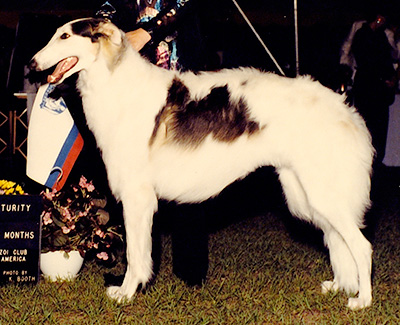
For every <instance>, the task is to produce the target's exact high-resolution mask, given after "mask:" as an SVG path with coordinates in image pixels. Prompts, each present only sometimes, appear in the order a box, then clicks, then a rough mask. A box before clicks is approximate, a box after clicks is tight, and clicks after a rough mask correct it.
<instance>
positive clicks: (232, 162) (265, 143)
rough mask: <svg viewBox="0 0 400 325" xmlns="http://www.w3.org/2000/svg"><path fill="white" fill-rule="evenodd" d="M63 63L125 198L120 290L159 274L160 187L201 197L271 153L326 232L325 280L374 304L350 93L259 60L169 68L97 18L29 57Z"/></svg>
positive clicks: (363, 152) (186, 198) (294, 207)
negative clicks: (217, 67)
mask: <svg viewBox="0 0 400 325" xmlns="http://www.w3.org/2000/svg"><path fill="white" fill-rule="evenodd" d="M55 65H57V66H56V68H55V70H54V72H53V74H52V75H51V76H49V82H53V83H61V82H62V81H63V80H64V79H65V78H66V77H68V76H70V75H72V74H73V73H77V72H79V79H78V84H77V85H78V89H79V91H80V93H81V96H82V100H83V107H84V112H85V114H86V118H87V122H88V126H89V128H90V129H91V130H92V131H93V133H94V135H95V137H96V140H97V144H98V146H99V148H100V149H101V151H102V155H103V159H104V162H105V165H106V168H107V172H108V177H109V184H110V187H111V190H112V191H113V194H114V195H115V196H116V198H117V199H119V200H120V201H122V203H123V211H124V221H125V226H126V240H127V260H128V266H127V270H126V274H125V278H124V281H123V284H122V285H121V286H120V287H110V288H108V290H107V293H108V295H109V296H110V297H112V298H115V299H117V300H122V299H130V298H131V297H132V296H133V295H134V294H135V292H136V290H137V288H138V286H139V285H140V284H142V285H144V284H146V283H147V282H148V280H149V279H150V277H151V276H152V260H151V227H152V217H153V214H154V212H155V211H156V209H157V200H158V198H164V199H167V200H176V201H177V202H201V201H203V200H206V199H208V198H210V197H213V196H216V195H217V194H218V193H219V192H221V191H222V190H223V189H224V188H225V187H226V186H227V185H229V184H230V183H232V182H234V181H235V180H237V179H240V178H243V177H245V176H246V175H247V174H249V173H250V172H252V171H254V170H255V169H256V168H258V167H260V166H265V165H272V166H274V167H275V168H276V171H277V173H278V174H279V179H280V182H281V184H282V187H283V191H284V194H285V197H286V200H287V204H288V206H289V209H290V211H291V212H292V213H293V215H295V216H297V217H299V218H301V219H303V220H306V221H309V222H312V223H313V224H315V225H316V226H318V227H319V228H321V229H322V230H323V232H324V235H325V237H324V238H325V243H326V245H327V247H328V248H329V252H330V260H331V264H332V268H333V273H334V278H333V280H332V281H325V282H323V284H322V288H323V291H328V290H338V289H344V290H346V291H347V292H353V293H356V292H358V296H357V297H352V298H350V299H349V302H348V306H349V307H350V308H352V309H358V308H363V307H366V306H369V305H370V304H371V301H372V294H371V253H372V250H371V245H370V243H369V242H368V241H367V240H366V239H365V237H364V236H363V235H362V233H361V231H360V229H359V228H360V227H361V226H362V223H363V218H364V213H365V211H366V209H367V208H368V207H369V204H370V199H369V192H370V173H371V165H372V159H373V154H374V150H373V147H372V145H371V137H370V134H369V132H368V130H367V128H366V126H365V123H364V121H363V119H362V118H361V117H360V115H359V114H358V113H357V112H356V111H355V110H354V109H353V108H350V107H348V106H347V105H345V104H344V98H343V96H340V95H338V94H336V93H334V92H332V91H331V90H329V89H327V88H325V87H323V86H321V85H320V84H319V83H318V82H315V81H312V80H311V79H310V78H307V77H299V78H294V79H290V78H284V77H280V76H277V75H274V74H271V73H263V72H260V71H258V70H255V69H251V68H243V69H235V70H222V71H219V72H204V73H200V74H194V73H191V72H187V73H180V72H174V71H167V70H164V69H161V68H158V67H156V66H154V65H152V64H150V63H149V62H148V61H146V60H145V59H143V58H142V57H141V56H140V55H139V54H138V53H137V52H135V51H134V50H133V49H132V48H131V46H130V45H129V43H128V41H127V39H126V38H125V36H124V33H123V32H122V31H120V30H119V29H118V28H117V27H116V26H114V25H113V24H112V23H110V22H108V21H104V20H100V19H92V18H88V19H79V20H75V21H72V22H70V23H67V24H66V25H64V26H62V27H60V28H59V29H58V30H57V32H56V33H55V35H54V36H53V37H52V39H51V40H50V41H49V43H48V44H47V45H46V46H45V47H44V48H43V49H42V50H41V51H39V52H38V53H37V54H36V55H35V56H34V57H33V59H32V61H31V67H32V69H36V70H45V69H48V68H50V67H52V66H55Z"/></svg>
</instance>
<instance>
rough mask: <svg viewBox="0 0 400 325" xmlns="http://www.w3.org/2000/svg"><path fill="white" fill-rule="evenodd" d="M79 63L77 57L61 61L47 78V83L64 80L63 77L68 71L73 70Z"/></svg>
mask: <svg viewBox="0 0 400 325" xmlns="http://www.w3.org/2000/svg"><path fill="white" fill-rule="evenodd" d="M77 63H78V58H77V57H76V56H70V57H69V58H66V59H64V60H62V61H60V62H59V63H58V64H57V66H56V68H55V70H54V72H53V73H52V74H51V75H49V76H48V77H47V82H48V83H54V82H57V81H59V80H60V79H61V78H62V76H63V75H64V74H65V73H66V72H67V71H68V70H70V69H72V68H73V67H74V66H75V64H77Z"/></svg>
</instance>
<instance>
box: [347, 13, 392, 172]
mask: <svg viewBox="0 0 400 325" xmlns="http://www.w3.org/2000/svg"><path fill="white" fill-rule="evenodd" d="M386 23H387V18H386V16H384V15H382V14H379V13H378V14H376V13H375V14H374V15H372V16H371V17H370V18H369V19H367V21H366V22H365V23H364V24H363V25H362V27H361V28H360V29H359V30H358V31H357V32H356V33H355V35H354V39H353V42H352V46H351V51H352V53H353V55H354V59H355V63H356V73H355V77H354V85H353V95H354V106H355V107H356V108H357V109H358V111H359V112H360V114H361V115H362V116H363V117H364V119H365V120H366V123H367V127H368V129H369V131H370V132H371V135H372V143H373V145H374V147H375V150H376V159H375V165H376V167H378V166H380V165H382V161H383V158H384V156H385V148H386V137H387V130H388V122H389V106H390V105H391V104H392V103H393V101H394V96H395V91H396V85H397V78H396V77H397V75H396V71H395V69H394V66H393V63H394V61H395V59H396V58H395V56H394V51H393V47H392V46H391V44H390V43H389V41H388V38H387V36H386V34H385V26H386Z"/></svg>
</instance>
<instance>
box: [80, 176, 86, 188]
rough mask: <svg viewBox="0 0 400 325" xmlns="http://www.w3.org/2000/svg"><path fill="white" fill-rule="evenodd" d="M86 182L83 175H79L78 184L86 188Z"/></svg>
mask: <svg viewBox="0 0 400 325" xmlns="http://www.w3.org/2000/svg"><path fill="white" fill-rule="evenodd" d="M86 184H87V179H86V177H85V176H81V179H80V180H79V186H80V187H83V188H86Z"/></svg>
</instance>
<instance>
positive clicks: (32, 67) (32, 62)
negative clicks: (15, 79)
mask: <svg viewBox="0 0 400 325" xmlns="http://www.w3.org/2000/svg"><path fill="white" fill-rule="evenodd" d="M37 66H38V64H37V62H36V60H35V59H32V60H30V61H29V69H30V70H36V69H37Z"/></svg>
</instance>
